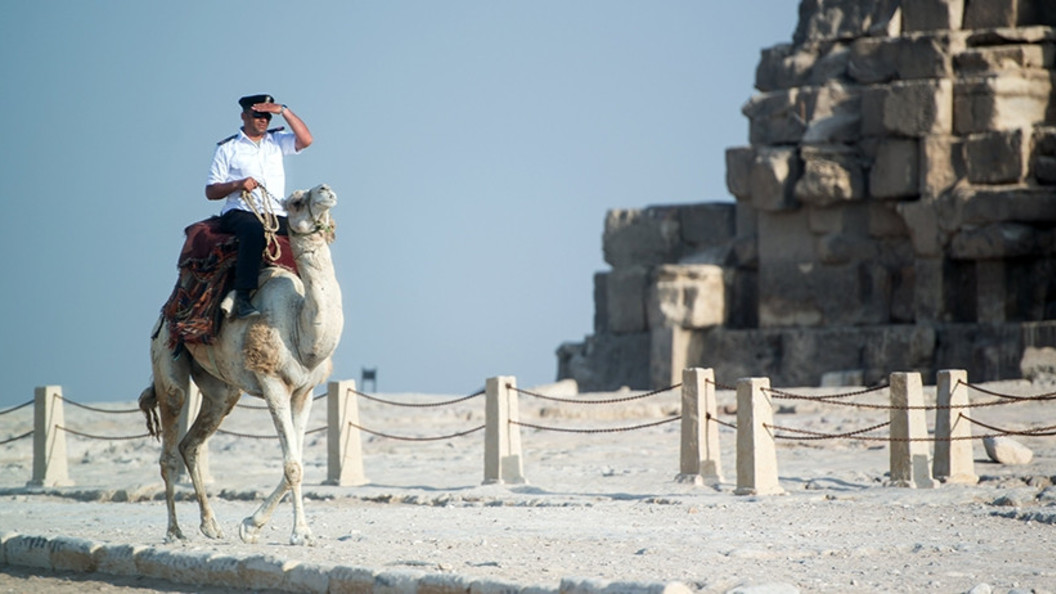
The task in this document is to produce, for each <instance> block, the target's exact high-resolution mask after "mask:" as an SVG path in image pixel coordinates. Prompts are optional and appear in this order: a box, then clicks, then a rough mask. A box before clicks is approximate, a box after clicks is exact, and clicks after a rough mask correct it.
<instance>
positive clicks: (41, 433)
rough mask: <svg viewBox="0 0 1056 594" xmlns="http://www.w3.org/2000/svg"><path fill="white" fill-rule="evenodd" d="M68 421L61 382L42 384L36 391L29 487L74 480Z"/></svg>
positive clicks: (46, 485)
mask: <svg viewBox="0 0 1056 594" xmlns="http://www.w3.org/2000/svg"><path fill="white" fill-rule="evenodd" d="M65 424H66V417H65V415H64V414H63V408H62V386H39V387H37V388H36V389H35V390H34V391H33V479H32V480H31V481H29V483H27V484H28V486H30V487H66V486H69V485H72V484H73V481H71V480H70V477H69V474H68V472H67V466H66V456H67V454H66V431H64V430H62V429H59V427H60V426H64V425H65Z"/></svg>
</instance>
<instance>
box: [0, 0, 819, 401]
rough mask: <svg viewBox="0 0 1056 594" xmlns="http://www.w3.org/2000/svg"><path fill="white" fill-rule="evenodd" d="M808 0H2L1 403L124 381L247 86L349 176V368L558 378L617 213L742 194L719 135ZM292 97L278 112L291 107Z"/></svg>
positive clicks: (735, 118) (729, 139) (386, 377)
mask: <svg viewBox="0 0 1056 594" xmlns="http://www.w3.org/2000/svg"><path fill="white" fill-rule="evenodd" d="M797 5H798V3H797V2H796V1H795V0H738V1H737V2H726V1H719V0H657V1H648V2H647V1H644V0H572V1H570V0H558V1H547V0H533V1H524V0H508V1H495V0H454V1H443V2H441V1H437V0H421V1H407V0H392V1H371V2H363V1H331V2H297V3H291V2H288V1H284V2H270V1H266V0H265V1H253V2H244V1H224V2H205V1H198V0H195V1H189V2H165V3H162V2H144V1H141V0H127V1H105V2H73V1H57V0H43V1H40V2H29V1H25V2H18V1H10V2H2V3H0V81H2V82H0V85H2V88H3V91H2V92H0V114H2V115H3V119H4V125H3V130H4V136H5V140H4V142H3V143H0V171H2V173H3V175H2V180H0V183H2V186H0V188H2V189H0V192H2V201H3V205H4V211H5V212H4V217H3V221H4V225H3V227H4V231H3V233H0V246H2V247H3V253H4V254H5V255H6V263H5V267H6V269H7V270H6V274H5V275H4V276H5V280H4V282H3V285H2V288H0V307H2V310H0V311H2V315H0V351H2V357H0V378H2V380H3V381H2V382H0V407H6V406H9V405H13V404H18V403H21V402H24V401H26V400H28V399H30V398H32V395H33V388H34V386H39V385H45V384H58V385H61V386H62V387H63V391H64V394H65V395H66V396H67V397H69V398H72V399H74V400H78V401H87V402H98V401H128V400H133V399H135V398H136V397H137V396H138V394H139V392H140V390H141V389H142V388H143V387H145V386H146V385H147V382H148V381H149V378H150V358H149V354H148V339H149V333H150V330H151V327H152V326H153V324H154V321H155V320H156V318H157V315H158V311H159V309H160V307H161V305H162V303H163V302H164V301H165V299H166V298H167V297H168V295H169V293H170V291H171V290H172V287H173V284H174V283H175V280H176V258H177V256H178V254H179V250H180V247H181V245H182V241H183V229H184V227H185V226H186V225H188V224H190V223H192V222H194V221H197V220H200V219H204V218H207V217H209V216H211V215H213V214H216V213H217V212H218V211H219V208H220V203H219V202H210V201H207V200H206V199H205V196H204V192H203V188H204V186H205V181H206V174H207V170H208V167H209V163H210V160H211V158H212V154H213V150H214V149H215V146H216V144H215V143H216V141H218V140H220V139H222V138H225V137H227V136H229V135H230V134H232V133H234V132H236V131H237V128H238V126H239V125H240V121H239V118H238V116H239V107H238V105H237V99H238V97H240V96H242V95H247V94H252V93H270V94H272V95H274V96H275V97H276V99H277V100H278V101H279V102H281V103H287V104H289V105H290V106H291V107H292V108H293V109H294V110H295V111H296V112H297V113H298V114H299V115H300V116H301V117H302V118H303V119H304V120H305V122H306V123H307V124H308V126H309V128H310V129H311V131H312V133H313V135H314V137H315V143H314V144H313V145H312V146H311V147H310V148H309V149H308V150H306V151H305V152H303V153H302V154H300V155H297V156H292V157H288V158H287V160H286V170H287V193H289V192H290V191H292V190H294V189H297V188H309V187H311V186H314V185H316V184H319V183H323V182H325V183H328V184H330V186H331V187H332V188H333V189H334V190H335V192H336V193H337V196H338V201H339V203H338V205H337V207H336V208H335V210H334V216H335V219H336V220H337V222H338V237H337V241H336V242H335V243H334V244H333V246H332V249H333V252H334V261H335V265H336V268H337V275H338V279H339V281H340V283H341V286H342V291H343V294H344V312H345V327H344V334H343V337H342V340H341V345H340V347H339V348H338V350H337V352H336V354H335V356H334V376H333V377H334V379H346V378H347V379H358V378H359V374H360V369H361V368H362V367H377V369H378V391H381V392H408V391H415V392H430V393H437V394H468V393H471V392H473V391H475V390H477V389H479V388H480V387H482V386H483V384H484V380H485V379H486V378H487V377H489V376H495V375H514V376H516V377H517V378H518V383H519V384H520V385H522V386H532V385H538V384H541V383H546V382H550V381H553V380H554V379H555V376H556V369H557V359H556V356H555V350H556V349H557V348H558V346H559V345H560V344H561V343H563V342H567V341H576V342H578V341H582V340H583V338H584V336H585V335H588V334H590V333H592V331H593V328H592V326H593V311H594V305H593V276H594V274H595V272H598V271H601V270H606V269H607V268H608V266H607V265H606V264H605V262H604V261H603V259H602V246H601V236H602V230H603V221H604V217H605V213H606V211H607V210H609V209H611V208H638V207H645V206H649V205H655V204H674V203H693V202H706V201H716V200H718V201H726V200H730V199H731V198H730V197H729V194H728V192H727V191H726V186H725V164H724V151H725V149H726V148H727V147H730V146H739V145H744V144H747V138H748V123H747V120H746V119H745V118H744V116H743V115H742V114H741V112H740V108H741V106H742V105H743V104H744V102H745V101H746V100H747V99H748V98H749V97H750V96H751V95H752V93H753V88H752V85H753V82H754V75H755V67H756V65H757V63H758V59H759V51H760V49H762V48H764V47H769V46H772V45H775V44H778V43H784V42H787V41H789V40H790V39H791V36H792V32H793V30H794V29H795V24H796V16H797ZM280 119H281V118H276V120H280Z"/></svg>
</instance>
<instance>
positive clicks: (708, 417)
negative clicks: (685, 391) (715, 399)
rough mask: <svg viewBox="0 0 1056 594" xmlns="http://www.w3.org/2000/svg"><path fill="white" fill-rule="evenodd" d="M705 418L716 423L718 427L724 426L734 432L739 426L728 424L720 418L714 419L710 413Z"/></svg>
mask: <svg viewBox="0 0 1056 594" xmlns="http://www.w3.org/2000/svg"><path fill="white" fill-rule="evenodd" d="M704 418H705V419H707V420H708V421H711V422H713V423H716V424H718V425H722V426H723V427H728V428H730V429H733V430H734V431H736V430H737V425H736V424H735V423H727V422H726V421H723V420H722V419H720V418H718V417H713V416H711V413H710V412H709V413H707V414H705V415H704Z"/></svg>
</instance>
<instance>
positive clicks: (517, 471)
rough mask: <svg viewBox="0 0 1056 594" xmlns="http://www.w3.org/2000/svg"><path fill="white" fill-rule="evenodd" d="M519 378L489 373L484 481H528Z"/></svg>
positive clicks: (485, 420) (486, 397)
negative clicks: (519, 410)
mask: <svg viewBox="0 0 1056 594" xmlns="http://www.w3.org/2000/svg"><path fill="white" fill-rule="evenodd" d="M515 387H517V379H516V378H514V377H512V376H503V375H500V376H497V377H489V378H488V379H487V382H486V383H485V386H484V395H485V403H484V484H485V485H488V484H492V483H500V484H501V483H525V482H527V481H526V480H525V479H524V468H523V457H522V456H521V429H520V427H519V426H517V425H514V424H513V423H511V421H513V422H517V421H519V420H520V419H519V416H520V415H518V413H517V392H516V391H515V390H513V388H515Z"/></svg>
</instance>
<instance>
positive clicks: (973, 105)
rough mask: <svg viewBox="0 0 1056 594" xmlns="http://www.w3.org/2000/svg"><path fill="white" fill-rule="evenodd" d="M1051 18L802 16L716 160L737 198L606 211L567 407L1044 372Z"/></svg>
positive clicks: (1052, 325) (960, 13)
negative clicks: (732, 140) (708, 379)
mask: <svg viewBox="0 0 1056 594" xmlns="http://www.w3.org/2000/svg"><path fill="white" fill-rule="evenodd" d="M1054 56H1056V1H1053V0H802V2H801V4H800V7H799V23H798V25H797V27H796V30H795V33H794V34H793V37H792V42H791V43H783V44H779V45H775V46H773V47H770V48H766V49H764V50H762V52H761V58H760V60H759V64H758V67H757V69H756V78H755V88H756V90H757V91H758V92H757V93H755V94H754V95H753V96H752V97H751V98H750V99H749V100H748V101H747V103H746V104H745V105H744V108H743V110H742V111H743V113H744V115H745V116H747V118H748V121H749V143H750V144H749V146H743V147H734V148H730V149H728V150H727V153H726V183H727V187H728V189H729V191H730V193H731V194H732V195H733V196H734V197H735V198H736V201H735V202H733V203H731V202H724V203H723V202H714V203H703V204H692V205H678V206H651V207H648V208H644V209H624V210H612V211H609V212H608V213H607V215H606V219H605V231H604V236H603V247H604V254H605V261H606V262H607V263H608V264H609V265H611V267H612V269H611V270H609V271H607V272H599V273H597V274H596V275H595V277H594V302H595V316H594V334H593V335H590V336H587V337H586V339H585V341H584V342H582V343H567V344H564V345H562V346H561V347H560V348H559V349H558V379H565V378H573V379H575V380H577V381H578V382H579V384H580V387H581V388H582V389H584V390H614V389H618V388H620V387H623V386H626V387H630V388H635V389H649V388H660V387H665V386H669V385H673V384H675V383H678V382H680V381H681V370H682V369H683V368H686V367H694V366H699V367H711V368H714V369H715V373H716V381H718V382H721V383H733V382H734V381H736V379H737V378H740V377H747V376H767V377H770V378H771V381H772V382H773V383H774V385H786V386H805V385H819V384H820V385H856V384H865V385H870V384H875V383H879V382H883V381H884V380H885V379H886V377H887V376H888V374H889V373H891V372H893V371H919V372H921V373H923V374H924V377H925V378H933V377H934V374H935V372H936V371H937V370H940V369H949V368H958V369H966V370H968V375H969V379H970V380H971V381H985V380H994V379H1005V378H1018V377H1024V376H1027V377H1030V376H1031V375H1032V374H1035V373H1049V374H1051V373H1052V372H1053V370H1054V369H1056V366H1054V363H1053V357H1052V356H1051V355H1052V354H1053V353H1054V352H1056V351H1053V350H1052V349H1051V348H1049V347H1051V346H1052V345H1054V344H1056V275H1054V274H1053V272H1054V268H1056V260H1054V251H1056V234H1054V229H1056V227H1054V223H1056V101H1054V100H1053V98H1054V97H1053V92H1054V88H1053V87H1054V85H1053V82H1054V74H1053V64H1054Z"/></svg>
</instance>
